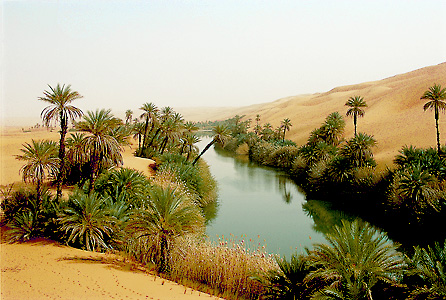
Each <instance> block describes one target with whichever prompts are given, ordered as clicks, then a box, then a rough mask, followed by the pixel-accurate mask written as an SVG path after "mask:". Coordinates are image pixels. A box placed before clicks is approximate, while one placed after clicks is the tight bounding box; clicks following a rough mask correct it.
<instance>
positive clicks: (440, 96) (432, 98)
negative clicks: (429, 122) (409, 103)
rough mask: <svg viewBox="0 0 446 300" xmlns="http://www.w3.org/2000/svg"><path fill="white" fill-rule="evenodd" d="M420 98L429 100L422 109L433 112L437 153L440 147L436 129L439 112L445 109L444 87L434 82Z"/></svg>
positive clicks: (445, 90) (438, 132) (438, 133)
mask: <svg viewBox="0 0 446 300" xmlns="http://www.w3.org/2000/svg"><path fill="white" fill-rule="evenodd" d="M420 99H427V100H429V101H428V102H426V103H425V104H424V106H423V109H424V111H426V110H428V109H430V110H434V112H435V128H436V129H437V150H438V153H440V152H441V147H440V131H439V129H438V119H439V118H440V116H439V112H440V111H444V110H445V109H446V101H444V100H446V88H444V89H442V88H441V85H437V84H434V85H433V86H431V87H430V88H429V90H427V91H425V92H424V94H423V96H421V98H420Z"/></svg>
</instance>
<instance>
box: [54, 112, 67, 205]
mask: <svg viewBox="0 0 446 300" xmlns="http://www.w3.org/2000/svg"><path fill="white" fill-rule="evenodd" d="M66 135H67V119H66V118H64V116H63V114H62V112H61V113H60V141H59V173H58V174H57V178H56V182H57V187H56V200H57V201H59V200H60V198H62V182H63V180H64V178H65V136H66Z"/></svg>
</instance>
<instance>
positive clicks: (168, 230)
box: [127, 186, 204, 272]
mask: <svg viewBox="0 0 446 300" xmlns="http://www.w3.org/2000/svg"><path fill="white" fill-rule="evenodd" d="M149 193H150V200H149V201H148V203H147V206H148V207H147V209H146V210H140V211H138V212H136V213H135V214H134V215H133V217H132V219H131V220H130V221H129V222H128V226H127V229H128V231H129V232H130V233H131V235H132V236H133V239H134V240H135V241H136V245H137V246H136V248H137V249H138V248H144V250H145V251H144V256H145V260H146V261H149V262H153V263H155V264H156V265H157V267H158V270H159V271H161V272H166V271H168V270H169V264H168V261H169V257H170V252H171V250H172V247H173V244H174V242H175V240H176V238H178V237H181V236H184V235H187V234H194V233H198V232H201V231H202V230H203V228H204V218H203V216H202V214H201V212H200V209H199V208H198V206H196V205H195V204H194V203H193V202H192V201H191V200H190V199H189V198H187V196H186V195H185V194H183V193H178V192H177V191H176V190H174V189H172V188H171V187H169V186H168V187H166V188H162V187H159V186H154V187H153V188H152V189H151V190H150V192H149ZM131 251H134V250H131ZM135 252H140V251H138V250H136V251H135Z"/></svg>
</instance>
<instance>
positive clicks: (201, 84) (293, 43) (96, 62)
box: [1, 0, 446, 122]
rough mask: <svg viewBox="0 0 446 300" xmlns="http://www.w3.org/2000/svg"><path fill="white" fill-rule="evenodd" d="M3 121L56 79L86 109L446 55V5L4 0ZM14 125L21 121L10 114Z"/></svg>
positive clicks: (294, 82) (307, 86) (191, 98)
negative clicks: (74, 91)
mask: <svg viewBox="0 0 446 300" xmlns="http://www.w3.org/2000/svg"><path fill="white" fill-rule="evenodd" d="M1 9H2V16H1V19H2V39H1V43H2V51H1V53H2V54H1V57H2V64H1V70H2V72H1V73H2V74H1V75H2V88H1V97H2V99H1V101H2V115H3V116H2V119H3V121H7V120H8V119H9V118H10V117H16V116H22V117H35V118H36V119H37V120H38V118H39V116H40V112H41V111H42V109H43V108H44V107H45V106H46V105H45V103H44V102H42V101H38V100H37V98H38V97H39V96H42V95H43V91H44V90H45V89H47V88H48V87H47V85H48V84H49V85H52V86H55V85H56V84H57V83H61V84H71V86H72V89H74V90H76V91H78V92H79V93H80V94H82V95H83V96H84V98H83V99H81V100H78V101H77V102H76V103H75V105H76V106H78V107H79V108H81V109H82V110H84V111H86V110H94V109H96V108H111V109H113V111H115V112H118V111H125V110H126V109H132V110H133V111H134V112H135V113H138V114H139V113H140V111H139V110H138V108H139V107H140V106H141V104H143V103H144V102H154V103H155V104H156V105H158V106H159V107H163V106H173V107H183V106H242V105H249V104H254V103H261V102H270V101H274V100H276V99H279V98H282V97H287V96H292V95H298V94H306V93H315V92H325V91H327V90H330V89H332V88H334V87H336V86H340V85H347V84H354V83H360V82H364V81H371V80H379V79H383V78H386V77H389V76H393V75H396V74H400V73H405V72H409V71H412V70H415V69H418V68H421V67H425V66H429V65H435V64H438V63H441V62H444V61H446V38H445V36H446V17H445V15H446V1H445V0H419V1H410V0H401V1H389V0H386V1H379V0H373V1H358V0H354V1H332V0H331V1H328V0H327V1H310V0H305V1H304V0H300V1H299V0H294V1H280V0H271V1H250V0H239V1H226V0H219V1H217V0H215V1H211V0H202V1H192V0H189V1H167V0H162V1H150V0H148V1H94V0H93V1H91V0H90V1H86V0H85V1H35V0H34V1H3V2H2V8H1ZM8 122H10V121H8Z"/></svg>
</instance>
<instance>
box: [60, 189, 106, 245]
mask: <svg viewBox="0 0 446 300" xmlns="http://www.w3.org/2000/svg"><path fill="white" fill-rule="evenodd" d="M105 204H106V198H104V197H102V196H100V195H99V194H97V193H91V194H84V193H82V192H80V191H78V192H76V193H74V194H73V195H71V196H70V198H69V199H68V201H67V202H66V203H65V204H64V205H63V206H62V211H61V213H60V215H59V219H58V220H59V222H60V224H61V230H62V231H64V232H65V234H67V235H68V238H67V241H68V242H74V243H76V242H78V244H79V245H81V246H83V247H86V249H87V250H89V251H95V250H101V249H107V248H108V245H107V242H108V240H109V239H110V236H111V234H112V220H111V218H110V216H109V215H107V211H106V209H105V208H106V207H105Z"/></svg>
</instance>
